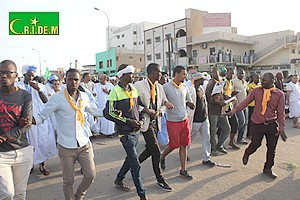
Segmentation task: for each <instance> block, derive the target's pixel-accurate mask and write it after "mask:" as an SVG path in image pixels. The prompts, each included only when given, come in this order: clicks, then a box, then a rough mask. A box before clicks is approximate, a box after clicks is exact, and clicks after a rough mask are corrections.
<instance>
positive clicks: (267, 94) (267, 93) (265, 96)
mask: <svg viewBox="0 0 300 200" xmlns="http://www.w3.org/2000/svg"><path fill="white" fill-rule="evenodd" d="M275 88H276V87H275V85H273V87H271V88H269V89H265V88H263V90H264V94H263V99H262V102H261V106H262V111H261V114H262V115H265V113H266V110H267V103H268V101H270V98H271V91H272V90H274V89H275Z"/></svg>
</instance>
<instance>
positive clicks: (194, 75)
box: [192, 73, 205, 84]
mask: <svg viewBox="0 0 300 200" xmlns="http://www.w3.org/2000/svg"><path fill="white" fill-rule="evenodd" d="M201 78H203V79H205V75H204V74H203V73H196V74H193V75H192V83H193V84H194V82H195V81H196V80H199V79H201Z"/></svg>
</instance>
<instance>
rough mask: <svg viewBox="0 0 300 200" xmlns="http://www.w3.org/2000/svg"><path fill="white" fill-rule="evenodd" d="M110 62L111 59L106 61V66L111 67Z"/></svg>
mask: <svg viewBox="0 0 300 200" xmlns="http://www.w3.org/2000/svg"><path fill="white" fill-rule="evenodd" d="M111 63H112V60H111V59H110V60H107V61H106V65H107V68H109V67H111Z"/></svg>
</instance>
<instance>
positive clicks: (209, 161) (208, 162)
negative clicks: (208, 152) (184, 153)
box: [202, 160, 216, 167]
mask: <svg viewBox="0 0 300 200" xmlns="http://www.w3.org/2000/svg"><path fill="white" fill-rule="evenodd" d="M202 164H203V165H206V166H209V167H213V166H215V165H216V163H214V162H211V160H208V161H202Z"/></svg>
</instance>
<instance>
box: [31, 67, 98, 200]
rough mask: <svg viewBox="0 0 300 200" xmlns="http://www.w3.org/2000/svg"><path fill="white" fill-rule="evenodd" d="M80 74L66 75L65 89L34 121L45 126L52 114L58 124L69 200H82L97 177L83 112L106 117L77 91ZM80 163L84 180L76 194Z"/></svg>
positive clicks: (51, 99)
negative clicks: (74, 185) (75, 172)
mask: <svg viewBox="0 0 300 200" xmlns="http://www.w3.org/2000/svg"><path fill="white" fill-rule="evenodd" d="M79 84H80V72H79V71H78V70H76V69H69V70H68V71H67V73H66V86H67V87H66V88H65V89H64V90H63V91H61V92H59V93H56V94H54V95H53V96H52V97H51V98H50V99H49V101H48V102H47V103H46V104H45V107H44V109H43V110H42V111H41V112H40V113H39V114H37V115H34V119H35V122H34V121H33V123H36V124H40V123H43V122H44V121H45V120H46V119H47V118H48V117H49V116H50V115H51V113H54V116H55V118H56V122H57V134H58V138H57V143H58V156H59V157H60V161H61V165H62V174H63V190H64V195H65V199H66V200H73V199H74V198H75V200H81V199H84V195H85V193H86V192H87V189H88V188H89V186H90V185H91V184H92V182H93V181H94V179H95V177H96V170H95V163H94V159H93V150H92V146H91V142H90V140H89V136H90V135H89V134H88V133H87V132H86V130H85V127H84V113H83V112H84V110H85V111H87V112H88V113H90V114H92V115H94V116H103V113H102V110H99V109H98V108H97V106H96V104H94V103H91V102H90V100H89V97H88V96H87V94H86V93H85V92H81V91H79V90H78V87H79ZM75 161H78V163H79V164H80V166H81V168H82V173H83V179H82V181H81V183H80V184H79V186H78V188H77V191H76V193H75V195H74V192H73V183H74V165H75Z"/></svg>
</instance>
